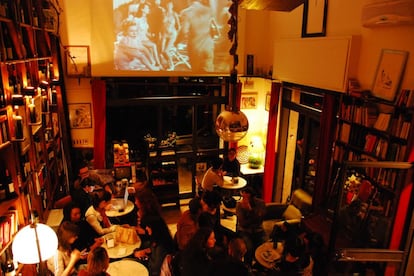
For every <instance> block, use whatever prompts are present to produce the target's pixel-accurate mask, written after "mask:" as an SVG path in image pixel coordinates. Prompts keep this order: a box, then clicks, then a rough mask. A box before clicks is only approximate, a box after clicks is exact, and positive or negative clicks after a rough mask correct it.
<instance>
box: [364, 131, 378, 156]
mask: <svg viewBox="0 0 414 276" xmlns="http://www.w3.org/2000/svg"><path fill="white" fill-rule="evenodd" d="M377 139H378V137H377V136H376V135H373V134H371V133H368V134H367V135H366V136H365V145H364V151H365V152H373V151H374V149H375V148H376V143H377Z"/></svg>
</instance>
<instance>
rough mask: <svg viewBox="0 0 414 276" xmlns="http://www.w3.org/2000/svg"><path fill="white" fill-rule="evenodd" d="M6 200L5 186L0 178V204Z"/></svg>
mask: <svg viewBox="0 0 414 276" xmlns="http://www.w3.org/2000/svg"><path fill="white" fill-rule="evenodd" d="M5 200H6V184H4V180H3V178H0V202H1V201H5Z"/></svg>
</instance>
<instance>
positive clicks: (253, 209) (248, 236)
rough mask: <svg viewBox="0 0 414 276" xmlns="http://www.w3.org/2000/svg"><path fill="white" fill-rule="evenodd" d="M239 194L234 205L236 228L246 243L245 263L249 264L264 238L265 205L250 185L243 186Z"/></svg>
mask: <svg viewBox="0 0 414 276" xmlns="http://www.w3.org/2000/svg"><path fill="white" fill-rule="evenodd" d="M241 195H242V199H241V200H240V201H239V202H237V205H236V215H237V227H236V229H237V233H238V234H239V235H240V237H242V238H243V240H244V241H245V242H246V245H247V253H246V256H245V260H246V263H248V264H251V262H252V260H253V255H254V251H255V250H256V248H257V247H258V246H259V245H261V244H262V243H263V242H265V239H266V233H265V231H264V229H263V219H264V215H265V212H266V205H265V203H264V201H263V199H260V198H257V197H256V196H255V192H254V190H253V188H251V187H246V188H244V189H243V190H242V191H241Z"/></svg>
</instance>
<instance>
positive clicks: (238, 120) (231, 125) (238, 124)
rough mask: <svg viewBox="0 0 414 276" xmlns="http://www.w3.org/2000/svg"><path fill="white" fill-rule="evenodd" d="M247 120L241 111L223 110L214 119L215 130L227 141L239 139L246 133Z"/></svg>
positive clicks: (247, 127)
mask: <svg viewBox="0 0 414 276" xmlns="http://www.w3.org/2000/svg"><path fill="white" fill-rule="evenodd" d="M248 129H249V120H248V119H247V117H246V115H245V114H244V113H243V112H241V111H228V110H226V111H223V112H221V113H220V114H219V115H218V117H217V119H216V132H217V134H218V136H220V138H221V139H223V140H224V141H227V142H235V141H239V140H241V139H242V138H243V137H244V136H246V134H247V130H248Z"/></svg>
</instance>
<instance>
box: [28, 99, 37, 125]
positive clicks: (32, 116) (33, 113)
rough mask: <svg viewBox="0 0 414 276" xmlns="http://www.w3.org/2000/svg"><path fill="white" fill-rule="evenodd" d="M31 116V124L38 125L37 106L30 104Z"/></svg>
mask: <svg viewBox="0 0 414 276" xmlns="http://www.w3.org/2000/svg"><path fill="white" fill-rule="evenodd" d="M29 115H30V122H31V123H36V106H35V105H34V104H33V103H31V104H29Z"/></svg>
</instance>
